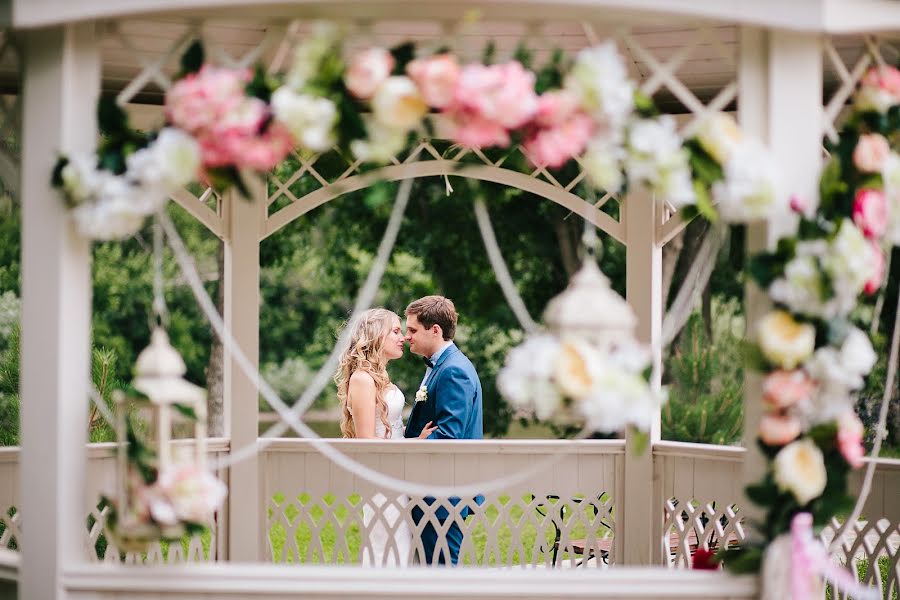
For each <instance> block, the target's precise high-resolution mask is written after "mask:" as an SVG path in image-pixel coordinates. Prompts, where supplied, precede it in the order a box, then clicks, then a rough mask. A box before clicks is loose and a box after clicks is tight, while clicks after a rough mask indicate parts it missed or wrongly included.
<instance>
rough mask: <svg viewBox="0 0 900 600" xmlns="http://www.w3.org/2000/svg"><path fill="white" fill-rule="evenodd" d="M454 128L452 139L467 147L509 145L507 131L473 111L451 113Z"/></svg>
mask: <svg viewBox="0 0 900 600" xmlns="http://www.w3.org/2000/svg"><path fill="white" fill-rule="evenodd" d="M453 117H454V118H453V121H454V122H455V123H456V128H455V129H454V131H453V141H454V142H456V143H458V144H462V145H463V146H466V147H468V148H487V147H489V146H500V147H506V146H509V132H507V131H506V128H505V127H503V126H502V125H500V124H499V123H497V122H496V121H489V120H488V119H484V118H482V117H480V116H478V115H476V114H473V113H463V112H460V113H456V114H454V115H453Z"/></svg>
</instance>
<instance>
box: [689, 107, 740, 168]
mask: <svg viewBox="0 0 900 600" xmlns="http://www.w3.org/2000/svg"><path fill="white" fill-rule="evenodd" d="M743 137H744V136H743V133H741V128H740V127H739V126H738V124H737V122H736V121H735V120H734V118H732V117H731V116H730V115H726V114H724V113H716V114H715V115H713V116H711V117H709V118H708V119H706V120H705V121H703V124H702V125H701V126H700V131H698V132H697V141H698V142H700V146H701V147H702V148H703V149H704V150H706V152H707V153H708V154H709V155H710V156H712V157H713V158H714V159H716V162H718V163H719V164H720V165H724V164H725V162H726V161H727V160H728V157H729V156H730V155H731V151H732V150H733V149H734V147H735V146H737V145H738V144H739V143H740V142H741V140H742V139H743Z"/></svg>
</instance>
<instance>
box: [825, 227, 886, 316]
mask: <svg viewBox="0 0 900 600" xmlns="http://www.w3.org/2000/svg"><path fill="white" fill-rule="evenodd" d="M872 251H873V250H872V245H871V244H869V242H868V240H866V238H865V237H864V236H863V234H862V232H861V231H860V230H859V228H858V227H857V226H856V225H854V224H853V222H852V221H850V220H849V219H843V220H842V221H841V224H840V226H839V229H838V232H837V235H835V236H834V239H833V240H831V243H830V244H829V245H828V251H827V252H826V253H825V256H824V257H823V258H822V266H823V267H824V268H825V271H826V272H827V273H828V276H829V277H830V278H831V287H832V289H833V290H834V293H835V301H836V302H837V310H838V312H839V313H840V314H846V313H848V312H849V311H850V310H852V309H853V307H854V306H855V305H856V298H857V297H858V296H859V294H860V293H861V292H862V291H863V288H864V287H865V285H866V282H867V281H868V280H869V279H871V278H872V275H873V274H874V269H875V263H874V262H873V260H872Z"/></svg>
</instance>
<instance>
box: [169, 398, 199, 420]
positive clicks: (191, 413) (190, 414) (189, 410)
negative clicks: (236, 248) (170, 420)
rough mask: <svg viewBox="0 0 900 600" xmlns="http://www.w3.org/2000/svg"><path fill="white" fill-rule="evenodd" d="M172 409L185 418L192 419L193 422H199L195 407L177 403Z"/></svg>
mask: <svg viewBox="0 0 900 600" xmlns="http://www.w3.org/2000/svg"><path fill="white" fill-rule="evenodd" d="M172 408H174V409H175V410H176V411H178V412H179V413H180V414H181V415H182V416H183V417H185V418H188V419H190V420H191V421H196V420H197V411H195V410H194V408H193V407H191V406H187V405H185V404H179V403H178V402H175V403H173V404H172Z"/></svg>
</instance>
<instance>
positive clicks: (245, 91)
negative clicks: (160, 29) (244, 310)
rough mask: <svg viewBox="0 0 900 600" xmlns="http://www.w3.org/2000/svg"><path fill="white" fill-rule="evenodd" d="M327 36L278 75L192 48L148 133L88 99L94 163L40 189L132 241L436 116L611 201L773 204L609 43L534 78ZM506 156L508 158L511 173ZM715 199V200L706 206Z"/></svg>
mask: <svg viewBox="0 0 900 600" xmlns="http://www.w3.org/2000/svg"><path fill="white" fill-rule="evenodd" d="M341 46H342V40H341V36H340V31H339V30H338V28H337V27H335V26H333V25H330V24H327V23H319V24H317V25H316V26H315V27H314V29H313V31H312V32H311V33H310V34H309V36H308V37H307V38H306V39H305V40H304V41H303V42H302V43H300V44H299V45H298V46H297V47H296V48H295V50H294V53H293V61H292V64H291V66H290V69H289V70H288V71H287V72H286V73H281V74H275V75H267V74H266V72H265V71H264V70H263V69H262V68H261V67H259V66H257V67H256V68H255V69H244V70H235V69H225V68H220V67H215V66H212V65H209V64H204V53H203V48H202V46H201V45H200V44H199V43H195V44H194V45H192V46H191V48H190V49H189V50H188V51H187V52H186V53H185V56H184V57H183V58H182V62H181V67H182V68H181V72H180V73H179V76H178V77H177V78H176V81H175V83H174V85H173V86H172V87H171V88H170V89H169V90H168V92H167V93H166V98H165V116H166V125H165V127H164V128H163V129H161V130H160V131H158V132H151V133H149V134H145V133H142V132H138V131H135V130H133V129H131V128H130V127H129V125H128V123H127V119H126V115H125V113H124V112H123V111H122V110H121V109H120V108H119V107H117V106H116V105H115V104H114V103H113V102H111V101H109V100H104V101H101V103H100V106H99V124H100V129H101V132H102V133H103V134H104V137H103V139H102V143H101V144H100V147H99V149H98V152H97V153H96V155H93V156H76V157H71V158H70V157H66V156H63V157H61V158H60V159H59V161H58V163H57V165H56V168H55V169H54V172H53V177H52V183H53V184H54V185H55V186H56V187H58V188H59V189H60V190H61V191H62V193H63V195H64V196H65V199H66V201H67V203H68V204H69V206H71V207H72V210H73V214H74V217H75V221H76V223H77V225H78V228H79V230H80V232H81V233H82V234H83V235H84V236H86V237H89V238H92V239H118V238H124V237H127V236H130V235H132V234H133V233H135V232H136V231H137V230H138V229H139V228H140V227H141V226H142V224H143V222H144V218H145V217H146V216H147V215H149V214H152V213H153V212H154V211H156V210H158V209H159V208H160V206H162V205H163V204H164V203H165V201H166V199H167V198H168V197H169V196H170V195H171V194H172V193H174V192H175V191H177V190H178V189H179V188H181V187H183V186H184V185H185V184H187V183H189V182H191V181H194V180H199V181H202V182H205V183H207V184H209V185H212V186H213V187H214V188H215V189H217V190H218V191H223V190H225V189H227V188H229V187H230V186H237V187H238V189H239V190H241V191H242V192H243V193H244V195H245V196H249V194H248V193H247V188H246V177H247V176H249V175H251V174H257V175H264V174H265V173H267V172H268V171H269V170H270V169H272V168H273V167H274V166H275V165H276V164H278V162H280V161H281V160H283V159H284V158H285V156H286V155H287V154H288V152H290V150H291V149H293V148H299V150H300V151H301V152H305V153H310V154H312V153H320V152H325V151H328V150H330V149H331V148H335V149H336V150H337V151H338V152H340V153H341V154H342V155H344V156H345V157H347V158H351V159H355V160H358V161H360V162H361V163H363V164H364V165H380V164H385V163H387V162H389V161H390V160H391V159H392V158H393V157H395V156H397V155H398V154H401V153H402V152H403V151H405V150H406V149H408V148H409V147H410V146H411V145H412V144H413V143H415V142H416V141H417V139H418V138H421V137H423V136H426V135H429V136H433V135H434V132H435V131H436V121H435V120H434V119H433V117H436V116H438V115H440V118H441V121H442V123H445V124H447V125H448V127H449V133H448V137H449V138H450V139H451V140H452V141H453V142H455V143H457V144H459V145H462V146H465V147H469V148H482V149H486V148H498V149H500V150H501V151H502V150H503V149H509V150H510V153H511V152H512V150H511V149H512V148H513V147H514V146H515V145H519V144H521V146H522V148H523V150H524V154H525V156H526V157H527V160H528V162H529V163H530V165H531V167H529V166H528V165H521V168H522V169H523V170H524V169H529V170H530V169H531V168H533V167H540V168H547V169H562V168H564V167H567V166H570V165H573V164H574V162H573V161H577V162H578V163H580V164H581V165H582V168H583V169H584V171H585V172H586V175H587V178H588V181H589V182H590V183H591V184H592V185H593V186H595V187H596V188H598V189H601V190H604V191H606V192H610V193H614V194H615V193H619V192H622V193H624V192H625V191H627V189H628V187H629V186H635V185H643V186H647V187H648V188H649V189H650V190H652V191H653V192H654V193H655V194H656V196H657V198H658V199H660V200H661V201H665V202H667V203H669V204H670V205H671V206H673V207H674V208H686V207H687V210H693V211H699V212H701V213H703V214H705V215H706V216H708V217H710V218H715V216H716V214H719V215H720V216H721V217H722V218H724V219H725V220H726V221H732V222H737V221H744V220H747V219H756V218H763V217H765V216H767V215H769V214H770V213H771V212H772V211H773V209H774V208H775V207H776V205H777V204H778V203H777V201H776V197H775V194H774V169H773V168H772V167H771V164H770V162H769V161H768V159H767V155H766V153H765V150H764V149H763V148H762V147H761V146H759V145H758V144H753V143H749V142H742V141H740V138H741V135H740V131H739V129H738V128H737V125H736V124H735V123H734V121H733V120H732V119H731V118H730V117H727V116H724V115H721V114H714V115H709V116H708V118H706V119H705V121H704V123H703V125H702V126H701V128H700V130H699V133H698V135H697V136H696V137H695V138H693V139H691V140H687V141H684V140H682V138H681V136H679V134H678V132H677V131H676V127H675V121H674V119H673V118H672V117H670V116H666V115H660V114H659V112H658V111H657V110H656V108H655V107H654V105H653V103H652V101H651V100H650V99H649V98H647V97H645V96H643V95H642V94H640V93H639V92H638V91H637V88H636V86H635V84H634V83H633V82H632V81H630V80H629V79H628V76H627V69H626V67H625V63H624V61H623V60H622V57H621V56H620V55H619V53H618V51H617V49H616V46H615V44H614V43H612V42H607V43H604V44H600V45H598V46H595V47H593V48H588V49H585V50H583V51H581V52H579V53H578V54H577V56H575V57H574V58H573V59H568V58H566V57H565V56H563V55H562V53H561V52H557V53H555V55H554V57H553V60H552V61H551V62H550V64H548V65H546V66H545V67H543V68H542V69H540V70H538V71H536V72H535V71H531V70H529V69H528V68H527V65H528V64H529V62H530V55H529V54H528V52H527V51H525V50H524V49H521V50H520V51H519V52H517V60H511V61H509V62H505V63H501V64H489V63H490V55H491V54H492V53H491V52H487V53H486V59H485V63H486V64H478V63H473V64H466V65H462V64H460V63H459V61H458V60H457V58H456V57H455V56H453V55H452V54H449V53H437V54H433V55H430V56H421V57H418V58H416V57H415V54H416V49H415V47H414V46H413V45H412V44H402V45H400V46H397V47H395V48H393V49H391V50H387V49H384V48H370V49H367V50H364V51H361V52H359V53H357V54H355V55H354V56H352V57H350V59H349V60H348V61H347V62H346V63H345V62H344V60H343V59H342V58H341V52H340V49H341ZM514 162H515V161H509V163H508V165H512V164H513V163H514ZM714 203H715V206H716V207H714Z"/></svg>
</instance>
